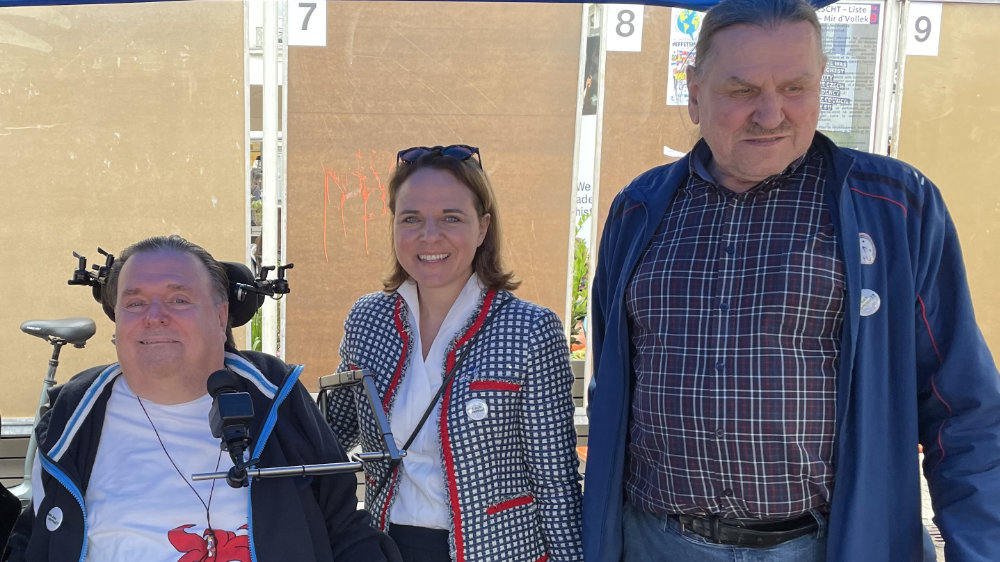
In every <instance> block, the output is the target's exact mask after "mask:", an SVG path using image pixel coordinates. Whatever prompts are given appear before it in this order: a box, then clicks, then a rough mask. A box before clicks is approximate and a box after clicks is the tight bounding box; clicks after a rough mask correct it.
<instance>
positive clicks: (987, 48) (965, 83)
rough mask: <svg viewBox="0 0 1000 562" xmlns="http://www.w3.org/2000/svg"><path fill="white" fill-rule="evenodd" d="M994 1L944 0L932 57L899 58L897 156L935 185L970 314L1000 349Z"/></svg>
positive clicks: (999, 132)
mask: <svg viewBox="0 0 1000 562" xmlns="http://www.w3.org/2000/svg"><path fill="white" fill-rule="evenodd" d="M998 29H1000V5H996V4H992V5H991V4H964V3H952V2H949V3H945V4H944V5H943V6H942V14H941V41H940V44H939V48H938V56H936V57H928V56H910V57H907V59H906V68H905V73H904V77H903V79H904V84H903V103H902V114H901V115H902V117H901V122H900V130H899V158H900V159H902V160H905V161H906V162H909V163H910V164H913V165H914V166H916V167H917V168H919V169H920V170H921V171H922V172H923V173H925V174H926V175H927V176H928V177H929V178H930V179H931V180H932V181H933V182H934V183H935V184H937V186H938V187H939V188H940V189H941V193H942V195H943V197H944V199H945V201H946V202H947V204H948V209H949V211H950V212H951V216H952V219H953V220H954V221H955V226H956V228H957V229H958V234H959V237H960V239H961V243H962V254H963V256H964V259H965V266H966V269H967V272H968V277H969V285H970V287H971V289H972V297H973V301H974V304H975V307H976V319H977V320H978V321H979V326H980V327H981V328H982V331H983V334H984V336H985V337H986V341H987V343H988V344H989V345H990V348H991V349H992V350H993V352H994V354H997V353H998V352H1000V290H998V289H1000V281H998V279H1000V266H998V264H1000V250H998V248H1000V190H998V189H997V186H996V182H995V180H994V178H995V177H996V171H997V169H998V168H1000V151H998V150H997V148H996V139H998V138H1000V101H998V100H997V97H996V92H997V91H998V89H1000V73H997V63H996V53H997V51H998V50H1000V35H997V30H998Z"/></svg>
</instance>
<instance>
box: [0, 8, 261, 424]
mask: <svg viewBox="0 0 1000 562" xmlns="http://www.w3.org/2000/svg"><path fill="white" fill-rule="evenodd" d="M243 68H244V65H243V6H242V3H239V2H154V3H138V4H118V5H111V4H101V5H91V6H45V7H37V8H36V7H18V8H10V7H4V8H0V76H2V77H3V80H2V85H0V154H3V155H4V160H3V171H2V172H0V178H2V179H0V186H2V189H3V190H4V204H3V205H0V264H2V266H3V267H4V276H5V279H6V281H7V283H8V285H7V289H8V292H7V297H8V298H6V299H5V300H4V304H3V312H2V315H0V317H2V319H3V321H2V322H0V355H2V356H3V357H4V358H5V365H4V369H3V370H2V372H0V387H2V388H3V389H4V391H3V392H2V393H0V410H2V411H3V415H4V417H5V418H7V417H30V416H33V415H34V408H35V405H36V404H37V403H38V395H39V392H40V389H41V381H42V379H43V377H44V376H45V372H46V368H47V361H48V358H49V355H50V354H51V351H52V348H51V347H50V346H49V345H47V344H46V343H45V342H44V341H42V340H41V339H38V338H35V337H31V336H29V335H26V334H23V333H21V331H20V330H19V326H20V324H21V322H22V321H24V320H28V319H39V318H45V319H50V318H66V317H71V316H89V317H91V318H94V319H95V320H96V321H97V323H98V331H97V335H96V336H95V337H94V338H93V339H92V343H91V344H89V345H88V346H87V348H86V349H84V350H78V349H73V348H66V349H64V350H63V352H62V356H61V365H60V367H59V372H58V378H59V380H60V381H65V380H66V379H67V378H68V377H69V376H70V375H72V374H74V373H76V372H78V371H80V370H82V369H83V368H85V367H89V366H92V365H98V364H103V363H108V362H111V361H113V360H114V357H115V355H114V348H113V347H112V346H111V343H110V340H111V334H112V333H113V326H112V324H111V322H110V321H109V320H108V319H107V318H106V317H104V314H103V312H102V311H101V309H100V306H99V305H98V304H97V303H96V302H95V301H94V300H93V299H92V298H91V297H90V293H89V288H79V287H70V286H68V285H67V284H66V281H67V280H68V279H69V278H70V275H71V274H72V271H73V268H74V267H75V265H76V260H75V259H74V258H73V254H72V252H73V251H74V250H76V251H79V252H81V253H83V254H85V255H87V256H88V257H90V258H92V259H93V258H95V257H98V256H97V251H96V249H97V247H98V246H101V247H103V248H105V249H106V250H108V251H111V252H113V253H117V252H118V251H119V250H121V249H122V247H123V246H125V245H126V244H128V243H131V242H134V241H136V240H139V239H141V238H145V237H147V236H151V235H159V234H169V233H178V234H181V235H184V236H186V237H188V238H190V239H191V240H193V241H195V242H198V243H200V244H202V245H204V246H205V247H206V248H207V249H208V250H209V251H211V252H213V253H214V254H215V255H216V256H217V257H219V258H224V259H230V260H240V261H242V260H243V259H245V252H246V250H245V247H246V242H245V236H246V234H245V230H246V229H245V224H246V221H247V219H246V216H247V214H246V205H247V197H246V195H245V193H244V190H245V184H244V181H245V180H244V166H245V165H244V149H245V146H244V145H243V139H244V102H243Z"/></svg>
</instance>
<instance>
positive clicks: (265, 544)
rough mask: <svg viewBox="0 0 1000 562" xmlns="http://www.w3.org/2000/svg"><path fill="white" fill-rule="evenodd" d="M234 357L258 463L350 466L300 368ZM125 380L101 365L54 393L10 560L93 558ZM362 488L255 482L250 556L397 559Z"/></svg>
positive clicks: (303, 480)
mask: <svg viewBox="0 0 1000 562" xmlns="http://www.w3.org/2000/svg"><path fill="white" fill-rule="evenodd" d="M230 351H231V352H227V353H226V367H227V368H229V369H230V370H232V371H233V372H235V373H236V374H237V375H239V379H240V382H241V384H242V386H243V388H242V389H240V390H245V391H246V392H248V393H249V394H250V396H251V399H252V402H253V407H254V420H253V422H252V424H251V425H250V436H251V445H250V450H251V453H252V456H251V458H259V459H260V463H259V465H257V466H258V467H260V468H267V467H279V466H290V465H301V464H314V463H329V462H343V461H345V460H346V455H345V454H344V450H343V449H342V448H341V446H340V444H339V443H338V442H337V440H336V437H334V435H333V433H332V432H331V431H330V429H329V427H328V426H327V425H326V422H325V421H324V420H323V417H322V416H321V415H320V412H319V409H318V408H317V407H316V405H315V404H314V403H313V402H312V400H311V398H310V396H309V393H308V392H307V391H306V389H305V387H303V386H302V385H301V384H299V383H298V378H299V374H300V373H301V371H302V367H301V366H292V365H286V364H285V363H283V362H281V361H279V360H278V359H276V358H274V357H272V356H270V355H265V354H263V353H256V352H252V351H243V352H239V353H235V352H232V351H234V350H230ZM120 374H121V369H120V367H119V366H118V365H117V364H114V365H110V366H107V367H95V368H93V369H89V370H87V371H84V372H83V373H80V374H79V375H77V376H75V377H73V378H72V379H70V380H69V381H68V382H67V383H66V384H64V385H62V386H59V387H56V388H53V389H52V391H50V399H49V400H50V401H49V403H50V404H51V405H52V407H51V409H50V410H49V411H48V412H47V413H46V414H45V415H44V416H43V417H42V419H41V421H40V422H39V425H38V427H37V429H36V435H37V439H38V443H39V446H38V454H39V456H40V457H39V458H40V461H41V467H42V485H43V489H42V490H35V494H36V496H38V497H36V501H34V502H33V505H34V506H36V507H35V508H34V509H32V507H31V506H29V508H28V509H26V510H25V511H24V513H23V514H22V515H21V517H20V519H19V520H18V522H17V525H16V527H15V529H14V533H13V534H12V535H11V538H10V541H9V542H8V546H7V551H6V552H5V554H4V555H5V557H8V556H9V560H12V561H20V560H51V561H60V562H66V561H68V560H79V561H80V562H83V561H84V559H85V558H86V556H87V510H86V506H85V505H84V497H85V495H86V489H87V482H88V481H89V480H90V470H91V468H92V467H93V463H94V459H95V457H96V455H97V446H98V443H100V439H101V428H102V426H103V424H104V414H105V411H106V407H107V402H108V398H109V397H110V396H111V388H112V385H113V383H114V380H115V379H116V378H117V377H118V376H119V375H120ZM205 423H208V420H207V419H206V420H205ZM122 462H123V463H128V462H129V460H128V459H122ZM135 469H136V470H141V467H138V466H137V467H135ZM356 487H357V482H356V479H355V476H354V474H352V473H347V474H336V475H329V476H315V477H286V478H264V479H253V478H251V480H250V494H249V495H250V502H249V505H248V506H247V518H248V525H249V529H248V533H249V537H250V538H249V543H250V556H251V560H255V561H257V560H259V561H284V560H295V561H297V562H299V561H315V562H321V561H322V562H329V561H333V560H347V561H351V562H353V561H356V560H373V561H381V560H387V559H388V560H395V559H397V557H398V552H397V550H396V548H395V545H394V544H392V542H391V541H390V540H389V539H388V537H387V536H386V535H385V534H383V533H380V532H379V531H377V530H375V529H373V528H372V527H371V523H370V517H369V516H368V513H367V512H365V511H359V510H357V497H356ZM54 509H58V510H59V511H58V512H55V513H59V515H60V519H59V521H58V526H54V525H53V524H52V523H53V522H54V521H52V522H50V524H49V525H48V526H47V525H46V518H47V517H48V515H49V514H50V513H53V510H54ZM50 527H55V528H54V529H50ZM383 552H388V553H390V554H389V555H388V556H387V555H385V554H384V553H383ZM5 559H6V558H5Z"/></svg>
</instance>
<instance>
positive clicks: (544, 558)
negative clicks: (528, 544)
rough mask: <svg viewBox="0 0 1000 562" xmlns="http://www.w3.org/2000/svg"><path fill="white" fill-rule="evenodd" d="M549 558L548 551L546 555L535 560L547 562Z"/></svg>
mask: <svg viewBox="0 0 1000 562" xmlns="http://www.w3.org/2000/svg"><path fill="white" fill-rule="evenodd" d="M548 559H549V554H548V553H545V555H543V556H542V557H541V558H539V559H538V560H536V561H535V562H547V561H548Z"/></svg>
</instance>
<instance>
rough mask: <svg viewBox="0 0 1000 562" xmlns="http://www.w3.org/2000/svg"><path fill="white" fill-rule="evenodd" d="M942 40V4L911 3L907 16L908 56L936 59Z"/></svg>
mask: <svg viewBox="0 0 1000 562" xmlns="http://www.w3.org/2000/svg"><path fill="white" fill-rule="evenodd" d="M940 40H941V4H939V3H937V2H910V9H909V11H908V12H907V15H906V54H907V55H908V56H909V55H914V56H925V57H936V56H937V54H938V43H939V42H940Z"/></svg>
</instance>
